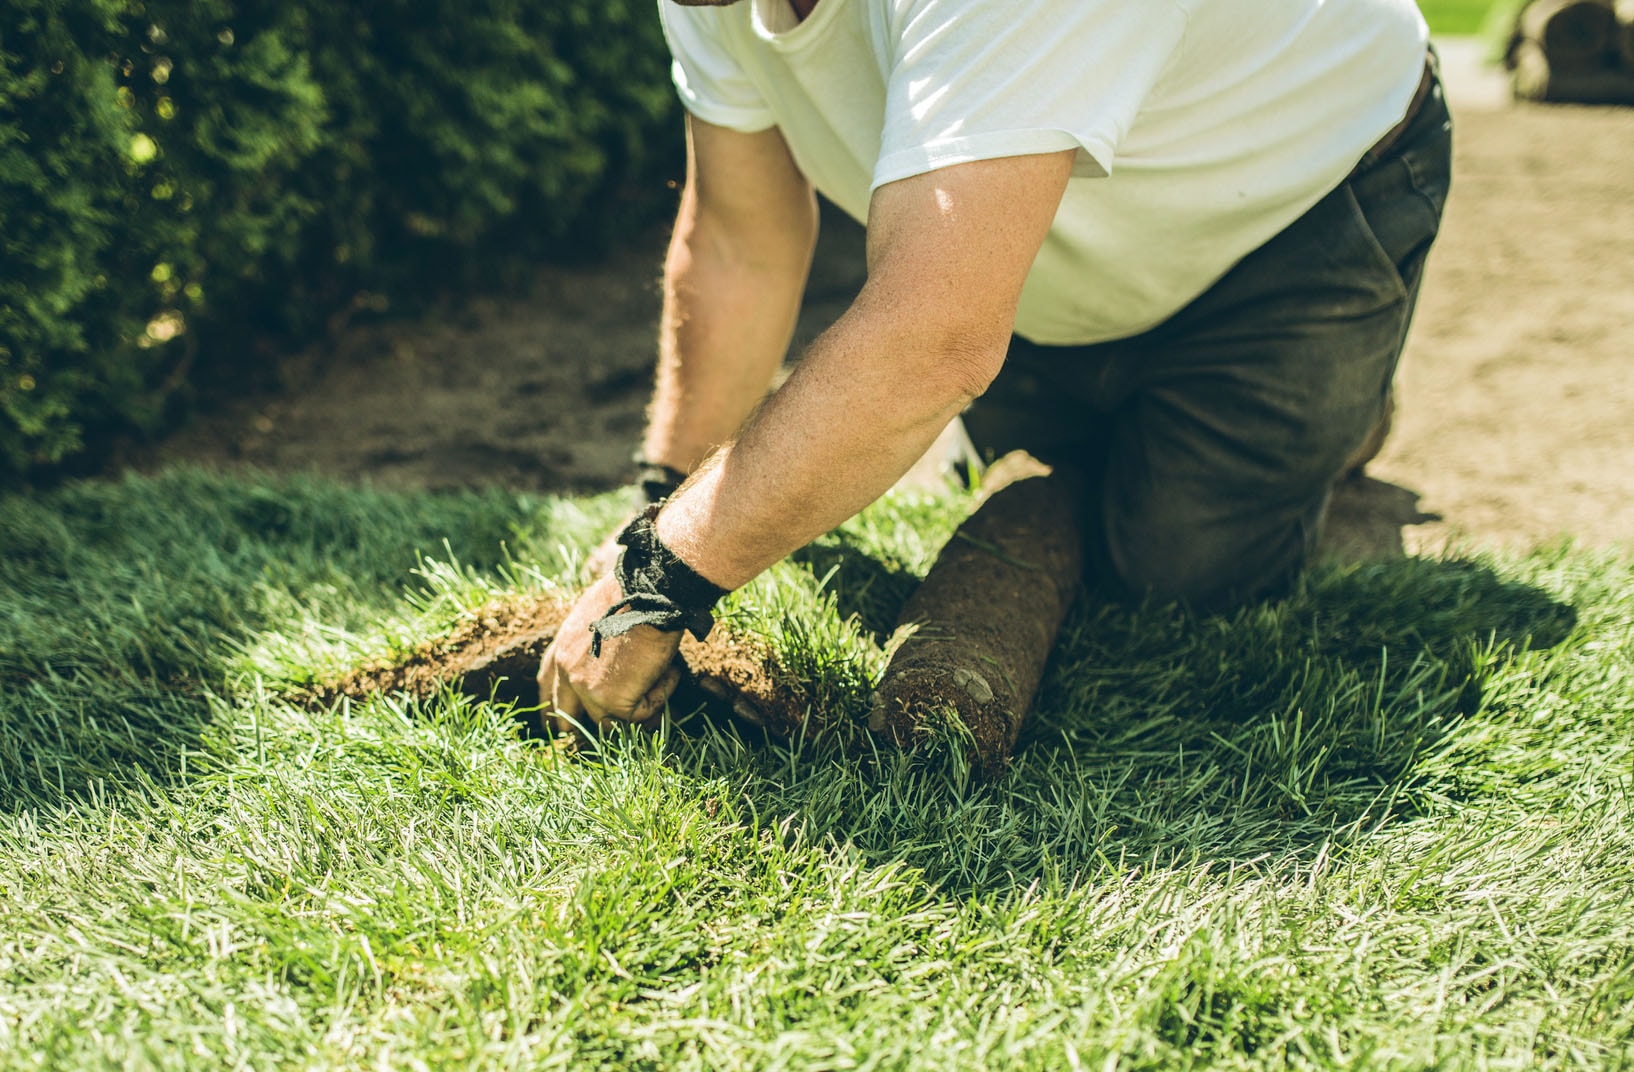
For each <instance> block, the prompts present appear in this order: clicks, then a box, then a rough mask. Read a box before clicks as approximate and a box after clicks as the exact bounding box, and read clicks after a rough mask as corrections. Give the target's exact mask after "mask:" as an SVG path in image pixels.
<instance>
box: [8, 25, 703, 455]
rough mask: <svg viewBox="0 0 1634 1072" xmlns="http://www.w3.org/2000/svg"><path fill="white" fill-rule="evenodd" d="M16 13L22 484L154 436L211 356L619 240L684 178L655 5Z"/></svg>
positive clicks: (13, 353)
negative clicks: (205, 351) (114, 429)
mask: <svg viewBox="0 0 1634 1072" xmlns="http://www.w3.org/2000/svg"><path fill="white" fill-rule="evenodd" d="M4 6H5V8H6V12H7V13H6V15H5V17H4V18H0V243H3V255H0V472H3V471H4V470H7V469H9V470H11V471H12V472H17V471H21V470H26V469H28V468H29V467H31V466H36V465H41V464H50V463H54V462H57V461H59V460H60V459H62V458H63V457H65V456H66V455H69V454H71V453H73V452H74V451H76V450H78V449H80V448H81V447H82V445H83V443H84V441H85V437H86V435H87V433H88V431H94V430H96V429H99V428H106V427H109V426H110V425H112V426H122V427H126V428H129V427H135V428H138V429H141V428H151V427H153V426H154V425H155V424H156V423H157V422H158V421H159V420H160V419H161V417H162V415H163V413H164V408H165V403H166V400H167V399H169V398H172V397H173V396H174V395H175V394H176V392H177V391H178V389H180V388H183V387H184V386H185V385H186V384H187V382H188V377H189V375H190V373H191V372H192V371H193V369H194V364H195V362H194V356H195V354H196V353H197V352H198V351H199V350H200V346H199V342H200V339H201V337H203V338H208V339H210V340H212V342H213V343H218V342H220V343H221V344H220V345H212V346H211V347H209V349H210V350H211V351H212V352H213V353H218V354H219V353H221V352H237V350H236V349H235V348H234V347H233V346H232V345H231V344H230V343H227V342H222V340H227V339H231V338H232V336H233V334H234V332H239V333H241V332H242V331H243V329H245V328H253V329H254V330H256V331H258V332H271V333H283V334H287V335H291V336H300V335H304V334H308V333H310V332H312V331H313V330H314V329H315V328H316V327H318V326H320V325H321V324H322V323H323V322H324V320H325V318H326V317H327V316H328V315H330V314H331V313H333V312H334V311H335V310H337V309H339V308H341V307H342V306H344V305H345V304H346V303H348V302H352V301H354V300H356V298H357V296H358V295H359V294H361V293H364V292H370V293H380V292H387V291H390V290H392V289H394V288H401V287H406V286H410V285H419V284H424V283H426V282H428V281H429V280H432V279H437V278H446V275H447V273H449V272H465V271H468V270H470V269H471V268H472V267H473V266H477V265H482V264H486V263H489V262H491V261H493V260H496V259H504V258H507V257H513V256H516V255H540V254H546V253H561V252H563V251H564V250H567V249H570V248H572V247H575V246H577V245H579V244H582V243H584V242H587V241H599V240H601V239H602V238H603V237H604V236H606V235H607V234H608V233H609V231H610V230H611V229H613V228H614V227H616V226H618V225H620V224H623V225H627V224H628V222H629V221H630V220H631V219H632V218H634V217H639V216H640V215H641V213H631V211H630V210H629V205H630V203H631V200H632V198H633V199H635V200H636V201H637V202H638V203H640V204H641V205H642V206H643V207H651V206H655V205H657V204H660V203H661V202H662V200H663V190H664V181H663V180H664V179H665V178H667V177H668V175H669V174H670V173H671V171H672V170H673V162H674V160H675V155H676V148H677V134H676V132H677V124H676V123H675V121H674V116H673V110H674V107H675V106H674V103H673V95H672V93H671V92H670V90H669V87H668V84H667V77H666V72H665V58H664V57H665V53H664V48H663V44H662V42H661V40H660V39H659V36H658V29H657V26H656V19H655V18H654V17H653V14H652V11H651V5H650V0H602V2H600V3H597V4H542V3H524V2H522V0H341V2H335V0H330V2H318V0H282V2H273V0H4ZM242 338H243V336H242V334H239V335H238V340H237V341H239V342H242Z"/></svg>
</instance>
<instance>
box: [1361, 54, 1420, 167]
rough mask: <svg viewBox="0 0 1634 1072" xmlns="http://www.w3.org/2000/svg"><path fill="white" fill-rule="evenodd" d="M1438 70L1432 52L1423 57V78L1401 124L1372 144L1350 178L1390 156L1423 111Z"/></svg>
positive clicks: (1414, 92)
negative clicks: (1391, 151)
mask: <svg viewBox="0 0 1634 1072" xmlns="http://www.w3.org/2000/svg"><path fill="white" fill-rule="evenodd" d="M1439 68H1440V64H1439V62H1438V61H1437V59H1436V55H1435V53H1434V52H1431V53H1429V54H1428V55H1427V56H1425V58H1424V76H1423V77H1422V78H1420V79H1419V80H1418V89H1416V90H1414V91H1413V99H1412V101H1411V102H1410V103H1409V104H1408V105H1407V114H1406V115H1404V116H1402V118H1401V122H1399V123H1397V124H1396V125H1395V126H1393V127H1391V128H1390V129H1389V130H1387V131H1385V132H1384V137H1382V138H1380V139H1379V140H1378V141H1376V142H1374V143H1373V148H1371V149H1369V150H1368V151H1367V152H1366V153H1364V154H1363V155H1362V158H1361V160H1359V161H1358V162H1357V164H1356V167H1355V168H1354V169H1353V170H1352V171H1351V173H1350V177H1351V178H1354V177H1355V176H1357V175H1360V174H1361V173H1362V172H1364V171H1367V170H1368V169H1369V168H1371V167H1373V165H1375V164H1377V163H1378V162H1379V161H1381V160H1383V159H1384V158H1385V157H1386V156H1388V155H1390V150H1391V149H1393V148H1395V146H1396V142H1398V141H1400V140H1401V136H1402V135H1403V134H1405V133H1407V128H1408V127H1410V126H1412V125H1413V120H1415V119H1417V118H1418V113H1420V112H1422V111H1423V110H1424V102H1425V101H1427V100H1429V99H1430V93H1431V92H1432V91H1433V90H1434V89H1435V85H1436V76H1437V75H1438V74H1439V73H1440V71H1439Z"/></svg>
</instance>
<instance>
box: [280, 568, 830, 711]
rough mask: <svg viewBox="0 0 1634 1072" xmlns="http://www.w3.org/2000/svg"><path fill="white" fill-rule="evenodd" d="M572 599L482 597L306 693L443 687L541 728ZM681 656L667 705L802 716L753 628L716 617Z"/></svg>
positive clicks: (331, 695) (324, 700)
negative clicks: (704, 636) (546, 662)
mask: <svg viewBox="0 0 1634 1072" xmlns="http://www.w3.org/2000/svg"><path fill="white" fill-rule="evenodd" d="M571 605H572V599H571V597H570V596H568V595H567V594H565V593H560V592H546V593H513V594H509V595H505V596H502V597H499V598H497V599H494V600H490V601H489V602H488V603H485V604H484V605H483V606H481V607H479V608H478V609H477V610H475V611H474V612H472V613H471V615H470V616H469V617H467V618H466V619H465V620H463V621H462V622H460V624H459V625H458V626H456V627H455V629H454V630H453V631H452V632H450V633H448V634H447V635H446V636H441V637H436V638H434V639H432V640H430V641H428V642H427V643H425V644H424V645H422V646H421V647H419V648H417V649H416V650H414V651H412V652H410V653H409V654H408V655H407V656H406V657H404V658H402V659H399V660H397V661H394V662H375V663H370V664H368V665H365V666H362V667H359V668H357V669H355V670H352V671H351V672H349V673H347V674H346V675H344V676H343V677H341V678H339V679H338V680H335V681H332V682H325V683H323V684H320V685H319V686H317V687H316V688H314V689H312V690H310V692H309V693H308V695H307V700H308V701H309V702H310V703H311V704H312V705H314V706H326V705H329V704H332V703H334V702H336V701H337V700H339V699H341V698H342V697H349V698H351V699H353V700H363V699H366V698H367V697H369V696H371V695H376V694H379V693H397V694H406V695H408V696H411V697H413V698H415V699H419V700H424V699H428V698H430V697H432V696H434V695H436V694H437V693H438V692H440V691H442V690H444V689H452V690H453V691H455V692H458V693H461V694H463V695H466V696H470V697H471V698H473V699H477V700H491V701H495V702H500V703H509V704H514V705H515V706H516V708H517V709H518V710H519V711H523V712H529V714H530V717H529V719H528V722H529V727H530V729H532V730H533V731H534V732H535V733H538V734H541V735H543V734H545V732H546V726H545V724H544V721H543V720H542V719H541V718H540V717H539V714H538V709H539V707H540V702H541V697H540V694H539V683H538V673H539V660H540V659H541V658H542V657H543V655H544V653H545V648H547V647H548V646H549V645H550V642H551V640H553V639H554V638H555V636H556V632H557V630H558V629H559V628H560V626H561V623H562V619H563V618H565V617H566V616H567V611H568V609H569V607H570V606H571ZM681 661H682V663H683V664H684V665H685V668H686V673H685V675H684V683H683V686H682V687H681V688H678V689H677V690H676V695H675V696H674V698H673V699H672V700H671V703H670V709H671V710H672V711H675V712H677V713H683V712H686V713H690V712H691V711H694V710H697V709H698V708H700V707H702V708H705V709H707V713H708V714H709V715H711V716H712V720H715V721H719V720H726V721H731V720H733V719H736V720H741V721H742V722H746V723H748V724H749V725H751V726H754V727H757V728H759V729H763V730H765V731H766V732H767V733H771V734H774V735H777V736H781V737H790V736H793V735H794V734H795V733H796V732H798V731H800V730H801V729H802V727H804V726H805V723H806V720H807V715H808V712H809V710H810V706H811V705H810V699H809V697H808V696H807V695H806V691H805V689H804V688H802V686H801V685H800V684H799V683H798V682H797V681H795V680H793V678H792V676H791V675H789V674H787V673H785V672H784V671H783V669H782V667H781V665H780V664H779V662H778V660H777V657H776V653H775V652H774V651H773V650H772V648H771V646H770V645H769V644H767V643H766V641H764V640H762V639H761V638H759V637H756V636H752V635H748V634H744V633H739V632H735V631H733V630H731V629H729V628H726V627H724V626H717V627H716V628H715V629H714V630H713V631H711V632H710V634H709V639H708V640H706V641H699V640H697V639H695V638H693V637H692V636H690V635H688V636H687V637H686V638H685V639H684V640H683V641H682V643H681ZM808 732H809V730H808Z"/></svg>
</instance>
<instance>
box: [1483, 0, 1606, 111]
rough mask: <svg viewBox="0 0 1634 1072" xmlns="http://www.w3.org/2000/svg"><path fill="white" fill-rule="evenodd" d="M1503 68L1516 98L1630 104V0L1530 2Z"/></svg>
mask: <svg viewBox="0 0 1634 1072" xmlns="http://www.w3.org/2000/svg"><path fill="white" fill-rule="evenodd" d="M1504 66H1505V67H1506V68H1507V69H1508V70H1509V72H1510V78H1511V85H1512V87H1513V89H1514V94H1515V98H1516V99H1517V100H1533V101H1554V102H1571V103H1579V104H1634V0H1532V2H1531V3H1528V4H1526V5H1524V6H1523V7H1521V8H1520V10H1519V11H1518V12H1517V14H1516V16H1515V22H1514V26H1513V28H1512V30H1511V32H1510V35H1509V41H1508V44H1507V47H1506V48H1505V51H1504Z"/></svg>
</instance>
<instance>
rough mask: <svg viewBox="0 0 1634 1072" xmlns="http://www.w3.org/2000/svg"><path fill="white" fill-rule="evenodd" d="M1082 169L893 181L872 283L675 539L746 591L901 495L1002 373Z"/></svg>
mask: <svg viewBox="0 0 1634 1072" xmlns="http://www.w3.org/2000/svg"><path fill="white" fill-rule="evenodd" d="M1071 166H1072V156H1071V154H1070V153H1058V154H1050V155H1044V156H1026V157H1010V158H1005V159H1001V160H990V161H982V162H977V163H972V164H964V165H960V166H958V167H953V168H946V169H943V170H941V171H936V172H932V173H930V174H927V175H922V176H918V177H916V178H912V179H907V180H904V181H902V182H896V183H891V184H889V185H887V186H884V187H881V188H880V189H879V190H878V191H877V192H876V194H875V197H874V202H873V205H872V207H871V210H870V224H869V236H868V241H869V261H870V266H869V278H868V283H867V285H866V286H865V287H864V288H863V291H862V293H861V294H860V295H859V296H858V298H857V301H856V302H855V304H854V305H853V306H852V307H851V309H850V310H849V311H848V312H847V313H846V315H845V316H843V317H842V318H841V319H840V320H839V321H838V322H837V323H836V324H835V325H834V326H833V327H832V328H831V329H830V330H829V331H828V332H826V333H825V334H824V335H823V336H822V337H821V338H819V339H818V340H817V342H816V343H815V344H813V346H812V348H811V350H810V351H809V352H808V353H807V354H806V355H805V356H804V357H803V358H802V359H801V362H800V365H799V367H798V368H797V370H796V371H795V374H794V375H793V376H791V377H790V379H789V381H788V382H787V383H786V384H784V385H783V387H782V389H781V390H779V391H778V392H777V394H776V395H774V396H773V397H772V399H771V400H770V401H769V402H768V403H767V405H766V406H765V407H764V408H763V409H761V410H760V411H759V412H758V413H757V414H756V415H755V417H754V419H753V420H752V421H751V422H750V423H749V425H748V426H747V427H746V428H745V429H744V430H743V434H742V436H741V437H740V438H739V439H738V440H737V441H736V442H735V443H733V444H731V445H729V446H727V447H726V448H724V449H723V450H722V451H720V452H719V453H718V454H717V455H716V456H715V458H714V459H712V461H711V464H710V465H709V466H708V467H707V468H706V469H705V470H704V471H703V472H701V473H700V474H699V475H698V476H697V477H696V478H695V479H693V480H692V481H691V482H689V484H688V485H687V486H686V487H685V488H684V489H683V490H682V492H681V493H680V494H679V495H678V496H677V497H676V498H675V499H674V500H672V501H671V503H670V505H669V506H668V507H667V508H666V509H665V510H664V512H663V513H662V514H660V515H659V519H658V533H659V536H660V537H661V538H662V539H663V540H664V542H665V543H666V544H668V545H669V546H670V547H671V548H672V549H673V550H675V551H676V553H678V554H679V555H680V556H681V557H682V558H683V559H684V560H686V561H687V562H688V563H689V564H690V565H692V567H693V568H694V569H696V570H698V572H700V573H702V574H703V575H704V576H705V577H708V578H709V579H710V580H712V581H714V582H715V583H716V584H719V585H721V586H722V587H724V588H735V587H737V586H739V585H741V584H743V583H744V582H746V581H748V580H749V579H750V578H752V577H754V576H755V575H756V574H758V573H759V572H760V571H761V570H763V569H765V568H766V567H767V566H769V565H771V564H772V563H773V562H776V561H777V560H779V559H780V558H782V557H783V556H785V555H787V554H788V553H789V552H790V551H793V550H794V549H796V548H798V547H800V546H802V545H804V544H805V543H807V542H808V541H810V540H811V539H813V538H814V537H816V536H818V535H820V534H821V533H823V532H826V531H827V530H828V529H830V528H832V527H833V526H835V525H837V524H839V523H840V522H842V521H844V520H845V519H846V518H848V517H850V516H851V515H852V514H854V513H856V512H857V511H858V510H860V509H862V508H863V507H864V506H866V505H867V504H868V503H870V502H872V501H873V500H874V499H875V498H877V497H878V496H879V495H880V494H881V493H883V492H884V491H885V490H886V489H887V488H889V487H890V486H891V484H892V483H893V482H894V481H895V480H896V479H897V478H898V477H899V476H901V475H902V474H903V473H904V472H906V471H907V469H908V467H909V466H911V465H912V464H913V462H914V460H915V459H916V458H918V457H919V456H920V454H922V453H923V452H924V451H925V450H926V449H927V448H928V447H929V446H930V444H931V443H932V441H934V439H935V438H936V436H937V434H938V433H939V432H940V431H941V430H942V428H943V427H944V426H945V425H946V424H947V422H948V421H949V420H951V419H952V418H953V417H954V416H955V415H957V414H958V413H959V411H960V410H962V409H963V408H964V407H965V406H966V405H967V404H968V403H969V402H970V401H971V400H972V399H973V398H975V397H976V396H977V395H979V394H981V393H982V392H983V391H984V390H986V388H987V385H988V383H989V382H991V380H992V378H993V377H994V376H995V375H996V374H997V373H998V370H999V367H1000V365H1001V364H1002V363H1003V361H1004V355H1005V352H1006V350H1007V347H1008V343H1009V339H1010V331H1011V326H1012V324H1013V322H1014V320H1015V312H1016V306H1017V303H1018V302H1019V300H1020V295H1021V287H1022V284H1023V282H1024V281H1025V280H1026V276H1027V272H1028V270H1029V269H1030V268H1031V266H1032V262H1033V259H1034V258H1035V257H1036V256H1037V253H1038V249H1039V246H1040V245H1041V244H1042V243H1043V240H1044V236H1045V234H1046V233H1047V231H1048V230H1049V226H1050V223H1051V222H1052V221H1053V219H1054V217H1055V210H1056V207H1057V206H1058V204H1059V203H1060V199H1061V194H1062V192H1063V191H1064V190H1065V188H1066V181H1067V177H1068V175H1069V174H1070V172H1071Z"/></svg>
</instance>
